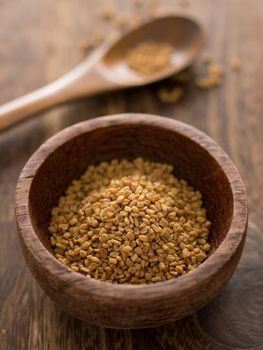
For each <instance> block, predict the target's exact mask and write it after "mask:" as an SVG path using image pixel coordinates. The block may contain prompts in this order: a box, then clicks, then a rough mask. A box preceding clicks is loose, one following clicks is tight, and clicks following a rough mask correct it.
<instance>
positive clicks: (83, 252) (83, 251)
mask: <svg viewBox="0 0 263 350" xmlns="http://www.w3.org/2000/svg"><path fill="white" fill-rule="evenodd" d="M79 255H80V256H81V257H82V258H86V256H87V252H86V251H85V250H80V251H79Z"/></svg>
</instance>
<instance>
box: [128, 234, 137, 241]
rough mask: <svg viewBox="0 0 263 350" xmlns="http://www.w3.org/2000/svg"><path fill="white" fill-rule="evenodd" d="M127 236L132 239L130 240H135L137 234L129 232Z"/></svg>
mask: <svg viewBox="0 0 263 350" xmlns="http://www.w3.org/2000/svg"><path fill="white" fill-rule="evenodd" d="M126 236H127V238H128V239H129V240H130V241H133V240H134V238H135V236H134V234H133V233H132V232H127V235H126Z"/></svg>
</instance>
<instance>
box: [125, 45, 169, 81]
mask: <svg viewBox="0 0 263 350" xmlns="http://www.w3.org/2000/svg"><path fill="white" fill-rule="evenodd" d="M172 51H173V47H172V46H171V45H170V44H169V43H157V42H142V43H141V44H139V45H137V46H135V47H134V48H132V49H131V50H129V52H128V54H127V57H126V62H127V64H128V66H129V67H130V68H132V69H133V70H135V71H136V72H138V73H141V74H151V73H157V72H160V71H162V70H164V69H167V68H168V67H169V66H171V54H172Z"/></svg>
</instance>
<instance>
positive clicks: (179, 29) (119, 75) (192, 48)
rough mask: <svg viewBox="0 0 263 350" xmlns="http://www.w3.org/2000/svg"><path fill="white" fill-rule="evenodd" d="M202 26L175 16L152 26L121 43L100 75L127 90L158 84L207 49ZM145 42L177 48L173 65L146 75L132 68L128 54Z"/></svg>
mask: <svg viewBox="0 0 263 350" xmlns="http://www.w3.org/2000/svg"><path fill="white" fill-rule="evenodd" d="M203 41H204V37H203V33H202V29H201V27H200V25H199V24H198V23H197V22H195V21H193V20H192V19H189V18H185V17H179V16H176V17H175V16H171V17H162V18H158V19H155V20H153V21H151V22H148V23H146V24H144V25H142V26H141V27H139V28H137V29H135V30H133V31H132V32H130V33H128V34H127V35H125V36H124V37H122V38H121V39H119V40H118V41H117V42H116V43H115V44H114V45H113V46H112V47H111V48H110V49H109V50H108V52H107V53H106V54H105V56H104V57H103V58H102V59H101V61H100V67H99V69H100V71H101V72H102V74H103V75H104V76H105V77H107V78H108V79H110V80H113V81H115V82H116V83H119V84H121V85H124V86H138V85H145V84H149V83H153V82H156V81H158V80H161V79H164V78H167V77H169V76H172V75H174V74H176V73H178V72H179V71H180V70H182V69H184V68H186V67H188V66H189V65H190V64H191V63H192V62H193V61H194V59H195V58H196V55H197V54H198V52H199V50H200V49H201V47H202V45H203ZM142 42H155V43H168V44H170V45H171V46H172V47H173V52H172V55H171V65H170V66H168V67H166V68H165V69H164V70H161V71H159V72H154V73H151V74H147V75H143V74H140V73H138V72H136V71H135V70H133V69H131V68H129V66H128V65H127V62H126V59H125V57H126V55H127V53H128V51H129V50H130V49H131V48H133V47H136V46H137V45H139V44H140V43H142Z"/></svg>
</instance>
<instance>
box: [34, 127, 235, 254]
mask: <svg viewBox="0 0 263 350" xmlns="http://www.w3.org/2000/svg"><path fill="white" fill-rule="evenodd" d="M138 156H142V157H144V158H145V159H148V160H152V161H158V162H164V163H169V164H172V165H173V166H174V174H175V175H176V176H177V177H178V178H182V179H185V180H187V181H188V182H189V184H191V185H192V186H194V187H195V189H198V190H199V191H201V193H202V195H203V201H204V206H205V208H206V209H207V216H208V218H209V220H211V222H212V227H211V233H210V242H211V244H212V252H213V251H214V250H215V249H216V248H217V247H218V246H219V244H220V243H221V242H222V241H223V239H224V237H225V236H226V234H227V232H228V229H229V227H230V223H231V219H232V214H233V195H232V191H231V187H230V184H229V181H228V178H227V177H226V175H225V173H224V171H223V170H222V168H221V166H220V165H219V164H218V163H217V161H216V160H215V159H214V158H213V157H212V156H211V155H210V154H209V152H208V151H207V150H205V149H204V148H202V147H201V146H200V145H199V144H197V143H196V142H195V141H193V140H191V139H189V138H188V137H186V136H184V135H182V134H180V133H177V132H175V131H172V130H170V129H166V128H161V127H159V126H156V125H134V124H133V125H110V126H107V127H100V128H97V129H95V130H92V131H88V132H85V133H83V134H80V135H78V136H76V137H74V138H72V139H70V140H69V141H67V142H65V143H63V144H62V145H60V146H59V147H57V148H56V149H55V151H54V152H52V153H51V154H50V155H49V156H48V157H47V158H46V159H45V161H44V162H43V163H42V165H41V166H40V167H39V168H38V170H37V172H36V174H35V176H34V179H33V181H32V185H31V188H30V193H29V208H30V216H31V221H32V225H33V227H34V230H35V232H36V234H37V235H38V237H39V238H40V240H41V241H42V243H43V244H44V246H45V247H46V248H47V249H48V250H49V251H50V252H52V249H51V246H50V242H49V234H48V224H49V220H50V211H51V209H52V208H53V207H54V206H55V205H56V204H57V202H58V199H59V197H60V196H61V195H62V194H63V193H64V191H65V190H66V188H67V186H68V185H69V184H70V182H71V181H72V180H73V179H74V178H78V177H79V176H80V175H81V174H82V173H83V172H84V171H85V170H86V168H87V166H88V165H89V164H97V163H99V162H101V161H110V160H112V159H116V158H117V159H123V158H126V159H133V158H135V157H138Z"/></svg>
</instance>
